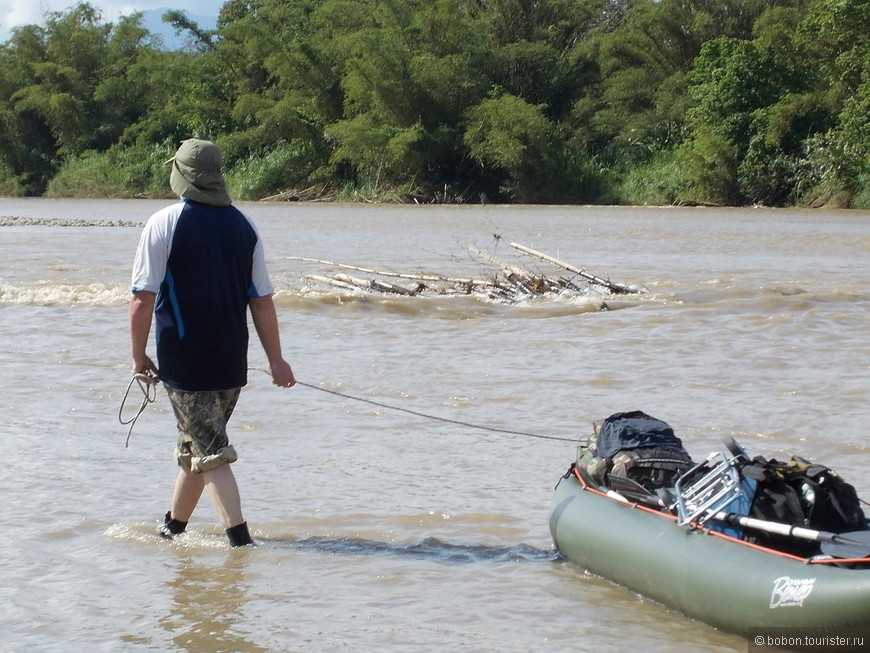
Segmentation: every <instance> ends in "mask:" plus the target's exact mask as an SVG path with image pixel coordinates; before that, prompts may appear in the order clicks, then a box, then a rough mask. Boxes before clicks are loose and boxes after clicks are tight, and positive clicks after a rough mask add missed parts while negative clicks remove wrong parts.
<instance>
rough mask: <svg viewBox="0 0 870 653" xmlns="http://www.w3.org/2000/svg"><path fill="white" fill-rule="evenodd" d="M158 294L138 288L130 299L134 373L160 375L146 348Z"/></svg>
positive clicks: (155, 376)
mask: <svg viewBox="0 0 870 653" xmlns="http://www.w3.org/2000/svg"><path fill="white" fill-rule="evenodd" d="M156 297H157V295H155V294H154V293H153V292H149V291H147V290H138V291H135V292H134V293H133V297H132V298H131V299H130V345H131V353H132V355H133V373H134V374H146V375H148V376H153V377H154V378H155V379H156V378H157V376H158V371H157V366H156V365H155V364H154V361H152V360H151V359H150V358H149V357H148V355H147V354H146V353H145V349H146V347H147V346H148V334H149V333H150V332H151V319H152V316H153V315H154V300H155V299H156Z"/></svg>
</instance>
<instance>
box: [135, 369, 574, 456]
mask: <svg viewBox="0 0 870 653" xmlns="http://www.w3.org/2000/svg"><path fill="white" fill-rule="evenodd" d="M248 369H249V370H252V371H256V372H263V373H264V374H267V375H268V376H269V377H270V378H271V376H272V373H271V372H269V371H268V370H265V369H263V368H261V367H249V368H248ZM136 382H138V383H139V388H140V389H141V390H142V394H143V397H142V404H141V405H140V406H139V410H138V412H137V413H136V414H135V415H134V416H133V417H132V418H131V419H129V420H127V421H124V419H123V418H122V416H121V414H122V413H123V411H124V404H126V402H127V397H128V396H129V394H130V389H131V388H132V387H133V384H134V383H136ZM296 385H301V386H303V387H306V388H310V389H312V390H319V391H320V392H325V393H327V394H331V395H334V396H336V397H341V398H342V399H350V400H352V401H360V402H363V403H366V404H371V405H372V406H377V407H378V408H386V409H387V410H396V411H399V412H402V413H408V414H409V415H414V416H416V417H422V418H423V419H429V420H432V421H436V422H444V423H446V424H457V425H459V426H465V427H467V428H471V429H478V430H481V431H489V432H491V433H506V434H508V435H522V436H524V437H528V438H538V439H539V440H554V441H557V442H575V441H576V440H575V439H574V438H560V437H558V436H555V435H541V434H540V433H529V432H527V431H514V430H511V429H501V428H497V427H494V426H482V425H480V424H472V423H471V422H465V421H462V420H458V419H450V418H447V417H439V416H437V415H430V414H428V413H421V412H419V411H416V410H411V409H409V408H400V407H399V406H392V405H390V404H385V403H382V402H380V401H374V400H372V399H365V398H364V397H355V396H353V395H349V394H345V393H343V392H338V391H336V390H330V389H329V388H323V387H321V386H319V385H313V384H311V383H304V382H303V381H296ZM156 387H157V385H156V382H155V379H154V378H153V377H149V376H146V375H144V374H134V375H133V378H132V379H131V380H130V384H129V385H128V386H127V391H126V392H125V393H124V399H123V400H122V401H121V408H120V410H119V411H118V420H119V421H120V422H121V424H124V425H127V424H129V425H130V430H129V431H128V432H127V440H126V442H125V444H124V446H125V447H128V446H129V445H130V436H131V435H132V433H133V426H134V425H135V424H136V420H137V419H139V416H140V415H141V414H142V412H143V411H144V410H145V408H146V407H147V406H148V404H150V403H152V402H153V401H154V400H155V398H156V396H157V390H156Z"/></svg>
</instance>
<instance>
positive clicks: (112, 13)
mask: <svg viewBox="0 0 870 653" xmlns="http://www.w3.org/2000/svg"><path fill="white" fill-rule="evenodd" d="M89 2H90V4H91V5H92V6H94V7H96V8H97V9H99V10H100V11H101V12H102V14H103V20H104V21H105V22H107V23H113V22H115V21H116V20H117V19H118V18H119V17H121V16H129V15H130V14H132V13H134V12H137V11H149V10H151V9H182V10H184V11H187V12H188V13H189V14H198V15H211V16H217V15H218V13H219V12H220V8H221V7H222V6H223V4H224V0H192V1H191V0H133V1H132V2H131V1H129V0H128V1H127V2H109V1H107V0H89ZM77 4H78V2H77V0H0V43H2V42H6V41H8V40H9V37H10V36H11V33H12V28H13V27H18V26H20V25H42V24H43V16H44V15H45V13H46V12H50V11H62V12H65V11H69V10H70V9H72V8H73V7H75V6H76V5H77Z"/></svg>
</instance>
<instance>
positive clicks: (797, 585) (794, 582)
mask: <svg viewBox="0 0 870 653" xmlns="http://www.w3.org/2000/svg"><path fill="white" fill-rule="evenodd" d="M815 584H816V579H815V578H792V577H791V576H780V577H779V578H777V579H776V580H775V581H773V592H772V593H771V595H770V607H771V609H773V608H785V607H789V606H794V605H796V606H798V607H801V606H803V604H804V601H805V600H806V598H807V597H808V596H809V595H810V593H811V592H812V591H813V587H815Z"/></svg>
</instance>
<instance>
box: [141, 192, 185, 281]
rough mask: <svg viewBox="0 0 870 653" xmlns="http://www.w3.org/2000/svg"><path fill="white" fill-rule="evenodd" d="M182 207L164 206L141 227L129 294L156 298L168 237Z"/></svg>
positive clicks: (165, 257) (164, 264)
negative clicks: (148, 293)
mask: <svg viewBox="0 0 870 653" xmlns="http://www.w3.org/2000/svg"><path fill="white" fill-rule="evenodd" d="M183 207H184V205H183V204H181V203H179V204H173V205H172V206H168V207H166V208H165V209H162V210H160V211H158V212H157V213H155V214H154V215H152V216H151V217H150V218H148V222H146V223H145V227H144V229H143V230H142V235H141V236H140V238H139V247H138V248H137V249H136V258H135V259H134V261H133V278H132V284H131V289H132V290H133V292H136V291H139V290H147V291H149V292H153V293H154V294H157V291H158V290H160V284H161V283H163V279H164V277H165V276H166V264H167V261H168V260H169V250H170V248H171V247H172V234H173V233H174V231H175V225H176V224H177V222H178V217H179V215H180V214H181V209H182V208H183Z"/></svg>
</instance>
